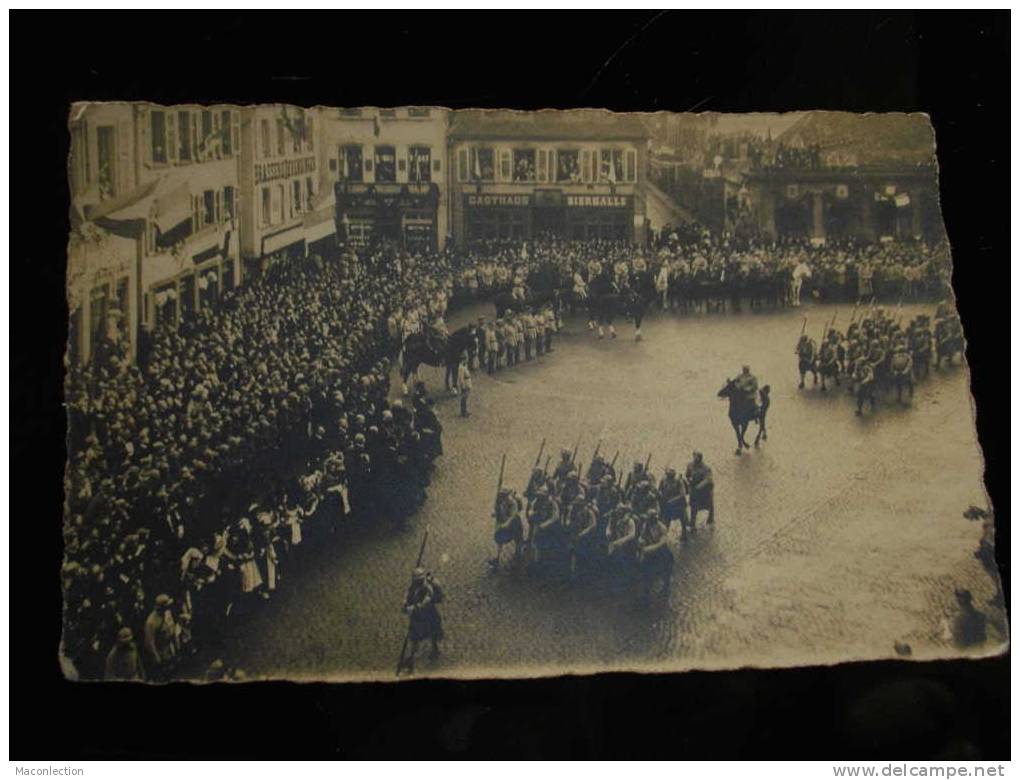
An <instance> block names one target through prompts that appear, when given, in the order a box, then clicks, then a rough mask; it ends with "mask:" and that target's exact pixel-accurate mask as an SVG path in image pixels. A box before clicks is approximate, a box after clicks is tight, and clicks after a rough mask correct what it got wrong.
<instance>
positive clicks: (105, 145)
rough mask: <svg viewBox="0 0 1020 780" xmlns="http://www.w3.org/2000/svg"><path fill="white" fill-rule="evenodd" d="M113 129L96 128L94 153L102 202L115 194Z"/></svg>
mask: <svg viewBox="0 0 1020 780" xmlns="http://www.w3.org/2000/svg"><path fill="white" fill-rule="evenodd" d="M113 131H114V129H113V128H112V127H97V128H96V152H97V158H96V161H97V163H98V173H99V197H100V198H101V199H103V200H105V199H106V198H112V197H113V196H114V195H116V194H117V185H116V176H114V164H115V163H116V161H117V154H116V151H115V149H114V135H113Z"/></svg>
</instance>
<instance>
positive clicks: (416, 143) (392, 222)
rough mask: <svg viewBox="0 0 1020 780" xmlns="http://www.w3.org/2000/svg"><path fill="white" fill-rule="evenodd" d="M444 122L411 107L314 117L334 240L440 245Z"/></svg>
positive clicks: (441, 116)
mask: <svg viewBox="0 0 1020 780" xmlns="http://www.w3.org/2000/svg"><path fill="white" fill-rule="evenodd" d="M447 114H448V112H447V111H446V110H445V109H434V108H416V107H408V108H355V109H325V108H324V109H321V110H320V112H319V118H320V123H321V126H322V144H321V148H320V152H319V160H320V164H321V167H322V171H323V174H324V175H323V186H324V187H326V186H328V187H329V189H330V190H331V191H332V194H333V199H334V212H335V218H336V228H337V235H338V237H339V239H340V240H342V241H347V242H350V243H352V244H355V245H364V244H367V243H368V242H369V241H372V240H375V239H385V240H390V241H393V242H396V243H398V244H400V245H401V246H404V247H406V248H408V249H412V250H413V249H423V250H424V249H438V248H442V247H443V246H444V245H445V242H446V236H447V233H448V207H447V185H446V177H447V168H448V166H447V149H446V132H447ZM324 202H325V199H324Z"/></svg>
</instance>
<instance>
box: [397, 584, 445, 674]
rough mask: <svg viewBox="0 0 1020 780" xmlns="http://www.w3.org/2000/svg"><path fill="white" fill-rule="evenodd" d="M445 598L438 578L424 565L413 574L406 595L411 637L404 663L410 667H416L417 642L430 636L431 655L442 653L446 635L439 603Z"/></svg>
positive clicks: (433, 657) (430, 656)
mask: <svg viewBox="0 0 1020 780" xmlns="http://www.w3.org/2000/svg"><path fill="white" fill-rule="evenodd" d="M442 601H443V591H442V588H440V586H439V583H438V582H437V581H436V579H435V578H434V577H433V576H432V575H431V574H429V573H428V572H427V571H425V569H423V568H422V567H421V566H419V567H418V568H416V569H415V570H414V573H413V574H412V575H411V585H410V587H409V588H408V589H407V595H406V596H405V597H404V607H403V609H404V614H406V615H407V617H408V621H409V625H408V639H410V640H411V654H410V656H409V657H408V658H407V659H405V661H404V663H405V664H406V665H407V668H408V669H411V670H413V669H414V656H415V653H417V652H418V643H419V642H422V641H424V640H426V639H427V640H429V641H430V642H431V643H432V650H431V652H430V653H429V658H432V659H435V658H438V657H439V643H440V642H441V641H442V639H443V619H442V617H441V616H440V614H439V608H438V607H439V604H440V603H442Z"/></svg>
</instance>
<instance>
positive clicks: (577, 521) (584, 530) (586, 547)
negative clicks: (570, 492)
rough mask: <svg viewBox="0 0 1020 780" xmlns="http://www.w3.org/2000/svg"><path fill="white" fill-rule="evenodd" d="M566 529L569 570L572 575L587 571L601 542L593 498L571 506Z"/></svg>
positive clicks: (596, 557) (597, 556)
mask: <svg viewBox="0 0 1020 780" xmlns="http://www.w3.org/2000/svg"><path fill="white" fill-rule="evenodd" d="M566 529H567V533H568V535H569V538H570V550H571V561H572V566H571V568H572V570H573V572H574V574H575V575H576V574H579V573H582V572H587V571H589V570H590V568H591V566H592V565H593V564H594V563H596V562H597V560H598V558H599V552H600V544H601V542H602V537H600V536H599V517H598V509H597V508H596V505H595V500H594V498H592V497H590V496H589V497H585V498H583V499H579V500H576V501H575V502H574V503H573V504H572V506H571V507H570V511H569V512H568V513H567V522H566Z"/></svg>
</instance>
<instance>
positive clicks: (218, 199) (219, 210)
mask: <svg viewBox="0 0 1020 780" xmlns="http://www.w3.org/2000/svg"><path fill="white" fill-rule="evenodd" d="M213 216H214V217H215V218H216V224H217V225H219V224H221V223H222V222H223V191H222V190H216V194H215V196H214V209H213Z"/></svg>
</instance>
